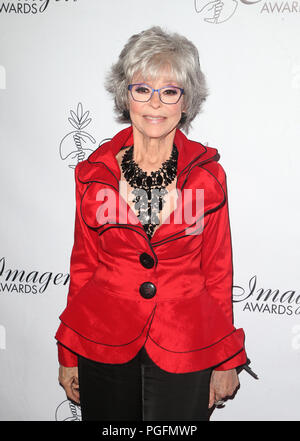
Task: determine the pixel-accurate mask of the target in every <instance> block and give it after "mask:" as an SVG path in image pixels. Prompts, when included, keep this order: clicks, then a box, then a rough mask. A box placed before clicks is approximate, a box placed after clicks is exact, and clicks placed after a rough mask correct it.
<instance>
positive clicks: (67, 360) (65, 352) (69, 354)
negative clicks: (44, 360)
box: [57, 342, 78, 367]
mask: <svg viewBox="0 0 300 441" xmlns="http://www.w3.org/2000/svg"><path fill="white" fill-rule="evenodd" d="M57 349H58V361H59V364H60V365H61V366H65V367H77V365H78V360H77V354H75V352H73V351H71V350H70V349H68V348H66V346H63V345H62V344H61V343H59V342H57Z"/></svg>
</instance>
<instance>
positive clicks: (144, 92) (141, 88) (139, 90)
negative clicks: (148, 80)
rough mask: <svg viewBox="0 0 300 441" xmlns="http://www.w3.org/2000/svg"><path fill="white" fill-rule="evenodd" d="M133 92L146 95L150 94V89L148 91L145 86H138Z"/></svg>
mask: <svg viewBox="0 0 300 441" xmlns="http://www.w3.org/2000/svg"><path fill="white" fill-rule="evenodd" d="M135 92H137V93H141V94H146V93H149V92H150V89H148V87H145V86H139V87H136V88H135Z"/></svg>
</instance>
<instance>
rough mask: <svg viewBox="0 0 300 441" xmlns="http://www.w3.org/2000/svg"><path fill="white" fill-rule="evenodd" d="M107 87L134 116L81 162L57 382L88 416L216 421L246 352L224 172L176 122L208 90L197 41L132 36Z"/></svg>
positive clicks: (213, 153)
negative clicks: (235, 307) (213, 416)
mask: <svg viewBox="0 0 300 441" xmlns="http://www.w3.org/2000/svg"><path fill="white" fill-rule="evenodd" d="M107 89H108V91H109V92H110V93H111V94H112V95H113V97H114V101H115V110H116V112H117V114H118V117H119V121H122V122H126V123H128V124H129V126H128V127H127V128H125V129H124V130H122V131H120V132H119V133H118V134H116V135H115V136H114V137H113V138H112V139H111V140H110V141H109V142H106V143H105V144H103V145H101V146H100V147H99V148H98V149H97V150H96V151H94V152H93V153H92V154H91V155H90V156H89V158H88V159H87V160H84V161H83V162H81V163H79V164H78V165H77V167H76V169H75V181H76V218H75V233H74V246H73V250H72V255H71V265H70V287H69V293H68V301H67V307H66V309H65V310H64V311H63V313H62V314H61V316H60V320H61V324H60V327H59V329H58V331H57V334H56V339H57V340H58V356H59V363H60V370H59V381H60V383H61V385H62V386H63V387H64V389H65V391H66V394H67V396H68V397H69V398H70V399H71V400H74V401H76V402H78V403H80V405H81V410H82V418H83V420H98V421H100V420H144V421H159V420H169V421H176V420H186V421H188V420H208V419H209V408H212V407H213V406H214V405H215V404H216V403H218V402H219V401H220V400H223V399H226V397H230V396H232V395H233V394H234V392H235V391H236V389H237V387H238V385H239V380H238V375H237V371H236V368H237V367H239V366H241V365H243V364H244V363H245V362H246V353H245V349H244V332H243V330H242V329H241V328H240V329H236V328H235V327H234V325H233V315H232V255H231V237H230V225H229V219H228V202H227V190H226V176H225V172H224V170H223V168H222V167H221V165H220V164H219V163H218V160H219V154H218V151H217V150H216V149H214V148H211V147H206V146H204V145H202V144H200V143H199V142H195V141H191V140H189V139H188V138H187V137H186V136H185V135H184V134H183V132H182V131H181V130H180V129H182V130H184V131H185V132H188V129H189V127H190V125H191V122H192V121H193V119H194V118H195V117H196V115H197V114H198V113H199V111H200V109H201V105H202V102H203V101H204V100H205V98H206V95H207V89H206V85H205V79H204V75H203V73H202V71H201V69H200V64H199V57H198V52H197V49H196V47H195V46H194V45H193V44H192V43H191V42H190V41H189V40H188V39H186V38H185V37H183V36H181V35H178V34H176V33H174V34H170V33H166V32H165V31H163V30H162V29H161V28H159V27H153V28H150V29H148V30H146V31H143V32H141V33H140V34H137V35H133V36H132V37H131V38H130V39H129V41H128V43H127V44H126V45H125V47H124V49H123V50H122V52H121V54H120V56H119V60H118V62H117V63H116V64H115V65H113V66H112V69H111V72H110V75H109V77H108V80H107Z"/></svg>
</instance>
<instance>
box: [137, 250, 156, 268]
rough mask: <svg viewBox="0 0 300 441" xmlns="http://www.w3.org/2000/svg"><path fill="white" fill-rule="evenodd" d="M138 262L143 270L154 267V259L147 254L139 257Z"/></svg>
mask: <svg viewBox="0 0 300 441" xmlns="http://www.w3.org/2000/svg"><path fill="white" fill-rule="evenodd" d="M140 262H141V264H142V265H143V266H144V267H145V268H152V267H153V265H154V259H153V257H151V256H150V255H149V254H147V253H143V254H141V255H140Z"/></svg>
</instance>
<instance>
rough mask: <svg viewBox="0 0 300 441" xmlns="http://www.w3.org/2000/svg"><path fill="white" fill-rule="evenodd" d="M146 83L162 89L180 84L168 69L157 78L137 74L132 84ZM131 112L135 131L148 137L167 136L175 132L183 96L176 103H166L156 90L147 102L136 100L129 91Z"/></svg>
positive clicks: (182, 108)
mask: <svg viewBox="0 0 300 441" xmlns="http://www.w3.org/2000/svg"><path fill="white" fill-rule="evenodd" d="M136 83H145V84H148V85H149V86H151V87H152V88H153V89H160V88H161V87H164V86H177V87H180V86H179V84H178V83H177V82H176V81H174V79H172V77H170V74H169V73H168V71H167V70H166V71H163V72H162V75H161V76H160V77H159V78H158V79H155V80H151V79H149V78H143V77H142V76H141V75H139V74H137V75H135V76H134V77H133V79H132V84H136ZM128 101H129V113H130V118H131V122H132V126H133V129H134V131H137V132H138V133H139V134H140V135H142V136H143V137H146V138H156V139H158V138H165V137H166V136H168V135H170V134H175V130H176V127H177V125H178V123H179V121H180V119H181V115H182V112H183V111H184V107H183V96H182V97H181V98H180V100H179V101H178V103H176V104H164V103H162V102H161V101H160V99H159V96H158V93H157V92H154V94H153V95H152V97H151V99H150V100H149V101H147V102H138V101H134V100H133V98H132V96H131V94H130V92H129V91H128Z"/></svg>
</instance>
